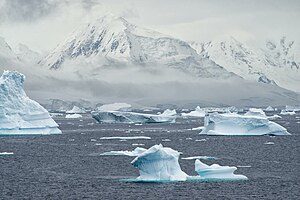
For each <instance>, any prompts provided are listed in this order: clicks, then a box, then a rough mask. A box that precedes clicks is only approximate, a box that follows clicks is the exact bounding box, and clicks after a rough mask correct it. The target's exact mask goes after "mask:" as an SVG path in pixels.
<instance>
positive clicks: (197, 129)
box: [192, 126, 204, 131]
mask: <svg viewBox="0 0 300 200" xmlns="http://www.w3.org/2000/svg"><path fill="white" fill-rule="evenodd" d="M203 129H204V126H199V127H196V128H192V131H199V130H203Z"/></svg>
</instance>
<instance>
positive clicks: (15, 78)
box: [0, 71, 61, 135]
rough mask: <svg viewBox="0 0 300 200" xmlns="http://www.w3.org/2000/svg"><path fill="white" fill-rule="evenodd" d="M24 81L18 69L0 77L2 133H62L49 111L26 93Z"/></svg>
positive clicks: (0, 129) (0, 131)
mask: <svg viewBox="0 0 300 200" xmlns="http://www.w3.org/2000/svg"><path fill="white" fill-rule="evenodd" d="M24 81H25V76H24V75H23V74H21V73H18V72H16V71H4V73H3V74H2V76H1V77H0V135H28V134H29V135H31V134H60V133H61V131H60V130H59V129H58V125H57V124H56V122H55V121H54V120H53V119H52V118H51V117H50V115H49V113H48V111H47V110H46V109H45V108H43V107H42V106H41V105H40V104H38V103H37V102H35V101H33V100H31V99H30V98H29V97H28V96H27V95H26V93H25V91H24V89H23V83H24Z"/></svg>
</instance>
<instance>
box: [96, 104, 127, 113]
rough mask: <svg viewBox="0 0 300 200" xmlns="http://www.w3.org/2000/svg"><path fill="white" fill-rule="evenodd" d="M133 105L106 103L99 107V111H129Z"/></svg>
mask: <svg viewBox="0 0 300 200" xmlns="http://www.w3.org/2000/svg"><path fill="white" fill-rule="evenodd" d="M130 108H131V105H130V104H128V103H112V104H105V105H102V106H100V107H98V108H97V110H98V111H128V110H130Z"/></svg>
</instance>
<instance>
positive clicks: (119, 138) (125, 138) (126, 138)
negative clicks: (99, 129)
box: [100, 136, 151, 140]
mask: <svg viewBox="0 0 300 200" xmlns="http://www.w3.org/2000/svg"><path fill="white" fill-rule="evenodd" d="M100 140H151V137H147V136H132V137H101V138H100Z"/></svg>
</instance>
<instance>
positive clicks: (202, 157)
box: [181, 156, 218, 160]
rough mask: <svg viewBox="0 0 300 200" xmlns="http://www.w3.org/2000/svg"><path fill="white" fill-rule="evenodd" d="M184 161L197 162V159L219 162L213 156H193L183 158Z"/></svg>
mask: <svg viewBox="0 0 300 200" xmlns="http://www.w3.org/2000/svg"><path fill="white" fill-rule="evenodd" d="M181 159H182V160H195V159H203V160H217V159H218V158H216V157H211V156H191V157H185V158H181Z"/></svg>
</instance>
